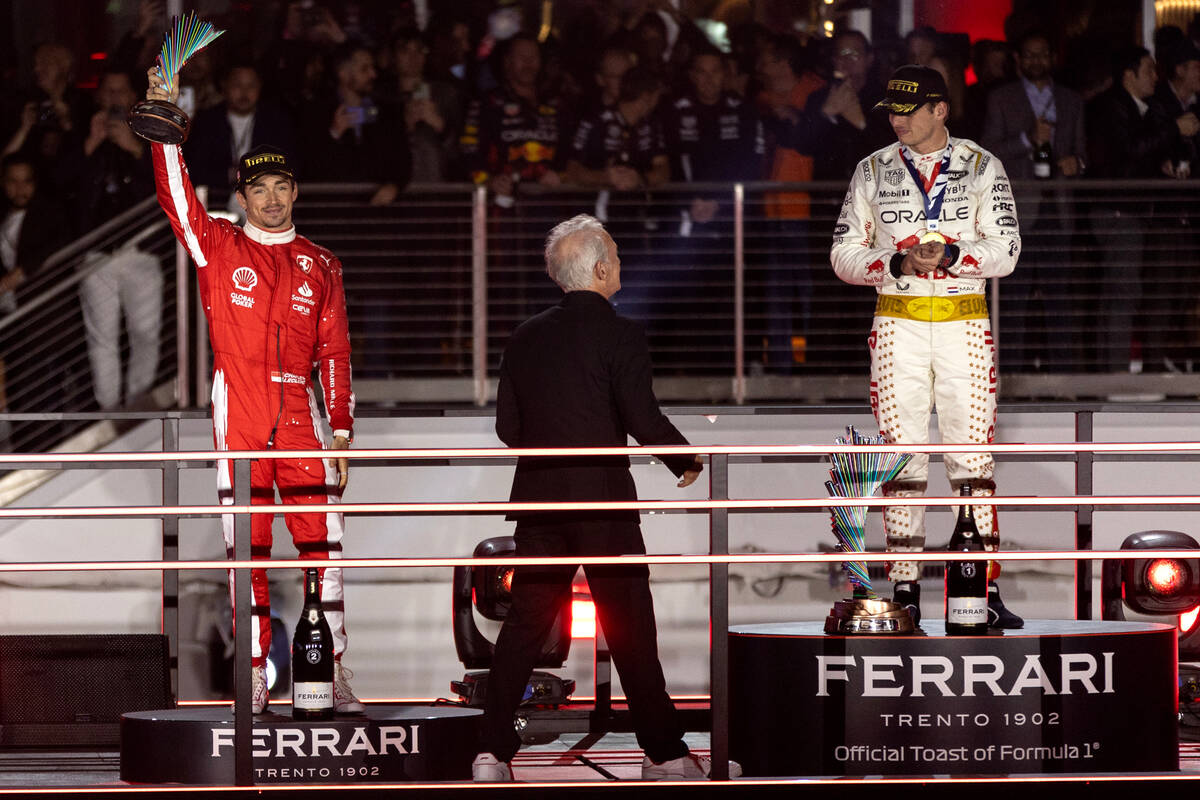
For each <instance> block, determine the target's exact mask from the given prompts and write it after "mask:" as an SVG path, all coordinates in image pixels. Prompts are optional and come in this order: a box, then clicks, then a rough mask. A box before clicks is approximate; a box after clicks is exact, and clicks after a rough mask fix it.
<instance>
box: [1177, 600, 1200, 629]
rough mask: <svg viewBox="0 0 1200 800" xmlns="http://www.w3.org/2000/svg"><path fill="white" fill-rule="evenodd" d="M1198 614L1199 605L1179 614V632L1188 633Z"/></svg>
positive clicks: (1199, 612) (1199, 610) (1194, 624)
mask: <svg viewBox="0 0 1200 800" xmlns="http://www.w3.org/2000/svg"><path fill="white" fill-rule="evenodd" d="M1198 616H1200V606H1196V607H1195V608H1193V609H1192V610H1191V611H1185V612H1183V613H1182V614H1180V615H1179V632H1180V633H1188V632H1189V631H1191V630H1192V628H1194V627H1195V626H1196V617H1198Z"/></svg>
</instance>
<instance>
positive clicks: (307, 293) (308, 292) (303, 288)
mask: <svg viewBox="0 0 1200 800" xmlns="http://www.w3.org/2000/svg"><path fill="white" fill-rule="evenodd" d="M296 294H298V295H300V296H301V297H312V296H313V290H312V287H311V286H309V285H308V281H305V282H304V283H302V284H300V288H299V289H297V290H296Z"/></svg>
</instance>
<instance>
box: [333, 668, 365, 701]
mask: <svg viewBox="0 0 1200 800" xmlns="http://www.w3.org/2000/svg"><path fill="white" fill-rule="evenodd" d="M353 677H354V673H353V672H351V671H350V668H349V667H343V666H342V662H341V661H334V662H333V713H335V714H361V713H363V712H364V711H366V710H367V707H366V706H364V705H363V704H362V703H361V702H359V699H358V698H357V697H355V696H354V690H353V689H351V688H350V679H351V678H353Z"/></svg>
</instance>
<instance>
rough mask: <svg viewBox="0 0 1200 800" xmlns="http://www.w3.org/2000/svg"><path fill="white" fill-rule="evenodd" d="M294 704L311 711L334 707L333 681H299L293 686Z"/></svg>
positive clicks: (296, 706)
mask: <svg viewBox="0 0 1200 800" xmlns="http://www.w3.org/2000/svg"><path fill="white" fill-rule="evenodd" d="M292 705H293V706H294V707H295V708H303V709H307V710H310V711H319V710H321V709H325V708H333V684H332V683H322V682H314V683H303V682H298V683H296V684H294V685H293V687H292Z"/></svg>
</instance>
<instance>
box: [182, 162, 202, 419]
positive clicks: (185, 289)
mask: <svg viewBox="0 0 1200 800" xmlns="http://www.w3.org/2000/svg"><path fill="white" fill-rule="evenodd" d="M203 190H204V187H203V186H201V187H199V188H198V189H197V190H196V194H197V197H199V195H200V192H202V191H203ZM203 202H204V201H203V200H201V203H203ZM190 279H191V265H190V263H189V259H188V252H187V248H186V247H184V246H183V242H181V241H179V240H178V239H176V240H175V407H176V408H187V407H188V405H189V404H190V403H191V399H192V382H191V374H190V373H189V372H188V352H189V351H190V350H191V331H190V330H189V329H188V311H190V308H189V306H190V305H191V299H190V298H189V297H188V295H189V294H190V291H189V290H190V288H191V285H192V284H191V280H190Z"/></svg>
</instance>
